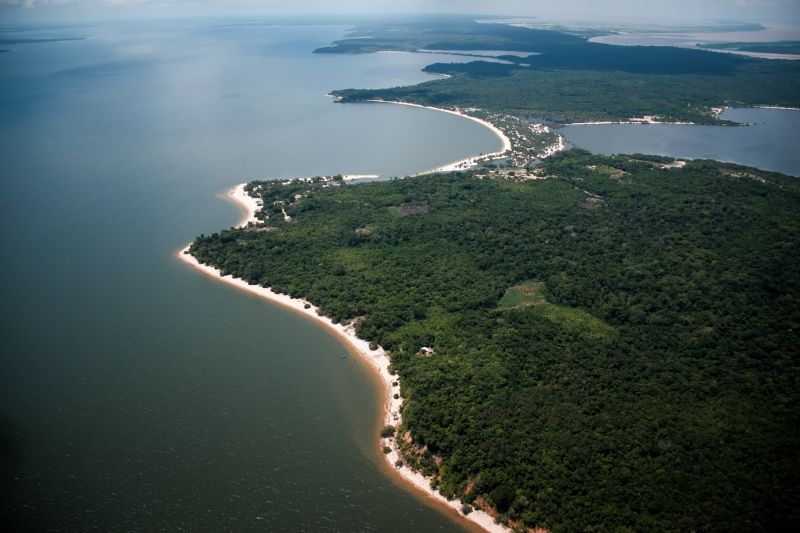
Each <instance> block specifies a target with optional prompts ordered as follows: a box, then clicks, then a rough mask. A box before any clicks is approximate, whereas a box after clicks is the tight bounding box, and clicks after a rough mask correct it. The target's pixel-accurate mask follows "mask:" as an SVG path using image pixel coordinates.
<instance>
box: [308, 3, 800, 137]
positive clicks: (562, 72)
mask: <svg viewBox="0 0 800 533" xmlns="http://www.w3.org/2000/svg"><path fill="white" fill-rule="evenodd" d="M776 46H777V45H776ZM379 50H402V51H409V52H413V51H419V50H421V51H430V50H445V51H446V50H453V51H458V52H459V53H463V52H467V53H468V52H469V51H471V50H472V51H482V52H486V51H492V50H497V51H498V53H497V57H498V58H500V59H502V60H504V61H505V63H496V62H488V61H486V60H480V59H479V58H476V60H475V61H472V62H469V63H454V64H450V63H436V64H432V65H429V66H427V67H426V68H425V70H426V71H429V72H433V73H438V74H448V75H449V76H450V78H448V79H442V80H435V81H430V82H426V83H422V84H419V85H414V86H410V87H395V88H389V89H375V90H362V89H343V90H337V91H334V92H333V94H334V95H336V96H338V97H340V98H341V101H342V102H358V101H364V100H368V99H373V98H379V99H384V100H396V101H406V102H413V103H418V104H424V105H433V106H439V107H451V106H460V107H477V108H481V109H484V110H489V111H494V112H498V113H506V114H522V115H532V116H536V117H543V118H546V119H548V120H550V121H553V122H557V123H558V122H574V121H586V120H627V119H629V118H631V117H641V116H644V115H652V116H658V117H659V118H660V119H662V120H665V121H685V122H695V123H702V124H713V123H720V121H719V120H718V119H717V118H716V115H715V114H714V113H713V112H712V108H713V107H718V106H758V105H782V106H790V107H800V62H797V61H771V60H767V59H758V58H751V57H744V56H738V55H732V54H724V53H718V52H711V51H708V50H702V49H683V48H676V47H668V46H613V45H606V44H599V43H593V42H589V41H588V40H586V36H584V35H574V34H570V33H564V32H561V31H552V30H539V29H531V28H521V27H514V26H509V25H507V24H485V23H477V22H474V21H472V20H469V19H457V18H456V19H444V20H438V19H437V20H431V21H413V22H407V21H406V22H404V21H402V20H401V21H397V22H394V23H391V24H372V25H369V26H365V27H362V28H357V30H356V31H355V32H354V33H353V34H352V35H351V36H350V37H349V38H345V39H343V40H341V41H337V42H336V43H334V45H333V46H329V47H325V48H321V49H318V50H317V52H318V53H369V52H374V51H379ZM504 51H515V52H522V53H525V52H530V55H524V54H520V55H507V54H506V55H504V54H503V52H504Z"/></svg>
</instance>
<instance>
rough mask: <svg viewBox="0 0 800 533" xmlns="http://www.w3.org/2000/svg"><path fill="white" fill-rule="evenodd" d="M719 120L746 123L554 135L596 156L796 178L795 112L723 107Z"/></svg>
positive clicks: (799, 172) (572, 129)
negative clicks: (697, 162) (726, 165)
mask: <svg viewBox="0 0 800 533" xmlns="http://www.w3.org/2000/svg"><path fill="white" fill-rule="evenodd" d="M722 118H724V119H726V120H731V121H734V122H740V123H743V124H747V125H746V126H693V125H684V124H593V125H583V124H580V125H573V126H566V127H564V128H561V129H560V130H558V131H559V133H561V134H563V135H564V136H565V137H566V138H567V140H568V141H570V143H571V144H572V145H574V146H577V147H579V148H584V149H586V150H589V151H591V152H595V153H602V154H619V153H623V154H632V153H642V154H657V155H666V156H671V157H680V158H688V159H717V160H720V161H728V162H731V163H738V164H741V165H748V166H754V167H758V168H763V169H766V170H773V171H776V172H783V173H784V174H789V175H792V176H800V150H798V149H797V134H798V132H800V111H798V110H794V109H761V108H743V109H727V110H725V112H724V113H723V114H722Z"/></svg>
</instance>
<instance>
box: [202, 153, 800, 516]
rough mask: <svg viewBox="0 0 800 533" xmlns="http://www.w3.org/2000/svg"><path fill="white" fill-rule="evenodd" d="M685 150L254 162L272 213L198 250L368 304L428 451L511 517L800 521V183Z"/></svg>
mask: <svg viewBox="0 0 800 533" xmlns="http://www.w3.org/2000/svg"><path fill="white" fill-rule="evenodd" d="M669 162H670V160H669V159H667V158H655V157H647V156H615V157H603V156H594V155H591V154H588V153H586V152H582V151H576V150H573V151H569V152H565V153H561V154H557V155H555V156H553V157H551V158H550V159H548V160H546V162H545V163H544V164H543V166H542V167H541V169H540V170H538V171H537V173H536V174H537V175H538V176H539V177H542V178H546V179H522V178H520V177H519V176H517V177H516V178H515V179H488V178H482V177H481V176H479V175H478V174H476V173H473V172H463V173H449V174H432V175H426V176H420V177H409V178H405V179H402V180H394V181H390V182H380V183H370V184H360V185H347V184H344V183H341V182H337V183H335V184H334V183H332V182H322V181H317V182H316V183H315V182H312V181H294V182H291V183H281V182H269V181H266V182H253V183H251V184H250V185H249V190H250V191H251V193H252V194H253V195H256V196H259V197H261V198H262V199H263V201H264V206H265V208H264V210H263V211H262V212H261V219H262V223H260V224H258V225H256V226H253V227H250V228H245V229H235V228H232V229H229V230H224V231H220V232H218V233H215V234H213V235H209V236H201V237H200V238H198V239H197V240H196V241H195V242H194V243H193V244H192V246H191V253H192V254H193V255H194V256H195V257H197V258H198V259H199V260H200V261H201V262H203V263H206V264H210V265H214V266H216V267H217V268H219V269H220V270H221V271H222V272H223V273H224V274H233V275H234V276H238V277H242V278H244V279H245V280H247V281H249V282H250V283H253V284H260V285H263V286H265V287H272V288H273V290H275V291H277V292H281V293H285V294H289V295H291V296H294V297H299V298H304V299H307V300H309V301H311V302H313V303H314V304H315V305H318V306H319V308H320V310H321V312H322V313H324V314H325V315H327V316H329V317H331V318H333V319H334V320H335V321H339V322H347V321H350V320H356V321H357V331H358V334H359V336H360V337H362V338H364V339H367V340H369V341H373V342H375V343H378V344H380V345H382V346H384V347H385V348H386V349H387V350H388V351H389V352H390V356H391V360H392V365H393V367H394V369H396V371H397V372H398V373H399V376H400V378H401V380H400V382H401V394H402V397H403V399H404V408H403V419H404V426H403V427H401V428H398V431H397V435H398V438H399V440H400V442H401V443H402V446H403V447H404V450H405V460H406V461H407V462H409V463H412V464H414V465H416V466H417V467H418V468H420V469H421V470H422V471H424V472H425V473H426V474H428V475H430V476H432V477H433V479H434V481H433V483H434V485H435V486H436V487H437V488H438V490H440V491H441V492H442V493H443V494H444V495H453V496H458V497H460V498H462V499H464V500H465V501H466V502H468V503H470V504H472V505H475V506H479V507H483V508H487V509H494V510H495V511H496V512H497V514H498V520H499V521H502V522H504V523H507V524H511V525H516V526H518V527H522V526H527V527H534V526H540V527H545V528H547V529H549V530H551V531H608V530H614V531H659V532H661V531H691V530H700V531H709V530H714V531H731V530H751V531H778V530H790V529H793V528H796V527H797V526H798V525H800V516H798V515H799V514H800V513H798V507H797V502H798V501H800V491H799V490H798V476H797V472H798V469H799V468H800V429H799V428H800V411H798V400H800V389H798V376H800V373H798V358H797V349H796V339H797V332H798V330H799V328H800V250H799V249H798V243H800V219H799V218H798V216H797V213H798V211H800V188H798V185H797V182H796V180H794V179H792V178H788V177H785V176H781V175H778V174H774V173H769V172H765V171H760V170H756V169H751V168H744V167H739V166H736V165H731V164H724V163H717V162H711V161H693V162H688V163H687V164H686V165H685V166H684V167H682V168H676V167H674V166H671V165H669V164H668V163H669ZM283 210H285V212H286V214H288V215H289V216H290V217H291V219H287V218H284V217H283ZM423 348H426V349H425V350H423Z"/></svg>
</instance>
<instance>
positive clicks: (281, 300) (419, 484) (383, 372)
mask: <svg viewBox="0 0 800 533" xmlns="http://www.w3.org/2000/svg"><path fill="white" fill-rule="evenodd" d="M244 186H245V184H244V183H240V184H239V185H237V186H236V187H234V188H233V189H231V190H230V191H228V193H227V194H226V197H227V198H228V199H230V200H232V201H234V202H236V203H237V204H238V205H239V206H241V207H242V209H243V210H246V215H245V216H244V218H242V220H240V221H239V224H238V226H239V227H245V226H247V225H248V224H249V223H250V222H254V221H258V219H256V218H255V211H256V210H257V209H259V208H260V206H259V203H258V202H257V201H256V199H255V198H253V197H251V196H249V195H248V194H247V193H246V192H245V190H244ZM189 246H190V245H187V246H185V247H183V248H182V249H181V250H179V251H178V253H177V257H178V259H180V260H181V261H182V262H184V263H186V264H187V265H189V266H191V267H192V268H194V269H196V270H198V271H200V272H202V273H203V274H205V275H207V276H209V277H210V278H212V279H215V280H217V281H221V282H223V283H226V284H228V285H231V286H233V287H236V288H237V289H240V290H243V291H246V292H249V293H251V294H255V295H257V296H259V297H261V298H264V299H266V300H269V301H270V302H273V303H276V304H278V305H281V306H283V307H286V308H288V309H291V310H292V311H294V312H297V313H300V314H303V315H305V316H306V317H308V318H310V319H312V320H315V321H316V322H317V323H318V324H320V325H322V326H324V327H326V328H328V330H330V331H332V332H333V333H335V334H336V335H338V336H339V338H340V339H341V340H342V341H343V342H344V343H345V345H346V346H347V347H348V348H349V349H350V351H351V352H353V353H355V354H357V355H358V356H360V357H361V358H362V359H363V360H364V361H366V362H368V363H369V366H370V367H371V368H373V369H374V370H375V372H376V373H377V375H378V376H379V377H380V381H381V383H382V384H383V388H384V392H385V396H384V417H383V421H384V424H391V425H393V426H398V425H399V424H400V423H401V422H402V418H401V415H400V409H401V407H402V405H403V400H402V398H397V399H396V398H394V393H395V391H398V392H399V390H400V388H399V385H398V386H393V385H392V383H399V378H398V377H397V376H393V375H391V374H390V373H389V370H388V367H389V364H390V360H389V355H388V354H387V353H386V351H385V350H383V348H381V347H377V348H376V349H375V350H370V347H369V342H367V341H365V340H364V339H360V338H358V337H357V336H356V334H355V328H354V327H353V325H352V324H348V325H342V324H335V323H334V322H333V321H331V319H330V318H328V317H326V316H323V315H321V314H319V311H318V309H317V307H316V306H314V305H313V304H311V303H310V302H307V301H305V300H301V299H297V298H291V297H289V296H287V295H285V294H278V293H276V292H273V291H272V290H271V289H269V288H265V287H261V286H260V285H250V284H249V283H247V282H246V281H244V280H242V279H240V278H234V277H233V276H230V275H228V276H222V275H221V272H220V271H219V270H218V269H216V268H214V267H212V266H209V265H203V264H201V263H200V262H199V261H197V259H195V257H194V256H192V255H191V254H189V253H188V252H189ZM376 433H377V432H376ZM380 444H381V447H383V446H389V447H390V448H391V449H392V451H391V452H389V453H387V454H384V453H382V451H381V452H379V453H381V455H383V456H384V459H385V460H386V462H387V463H388V465H389V468H390V470H392V471H393V472H395V473H396V474H397V475H398V476H399V477H400V478H401V479H402V480H403V481H404V482H405V483H406V484H409V485H411V486H413V487H415V488H416V489H417V490H419V491H420V492H421V493H424V494H425V496H427V497H429V498H432V499H433V500H435V501H436V502H437V503H438V504H443V505H446V506H447V507H450V508H451V509H453V512H454V513H456V514H458V515H459V516H460V517H462V518H463V519H464V520H469V521H470V522H472V523H474V524H475V525H478V526H480V527H481V528H483V529H485V530H486V531H491V532H498V533H499V532H507V531H510V530H509V529H508V528H506V527H505V526H502V525H499V524H495V523H494V519H493V518H492V517H491V516H490V515H488V514H487V513H485V512H483V511H479V510H474V511H473V512H472V513H470V514H469V515H466V516H464V515H462V514H461V511H460V510H461V505H462V502H461V501H460V500H452V501H448V500H447V499H446V498H445V497H444V496H442V495H441V494H440V493H439V492H435V491H433V490H431V488H430V480H429V479H428V478H426V477H425V476H423V475H422V474H420V473H418V472H416V471H414V470H411V469H410V468H409V467H407V466H402V467H396V466H395V463H396V462H397V461H398V460H399V459H400V453H399V451H398V448H397V446H396V444H395V442H394V439H380Z"/></svg>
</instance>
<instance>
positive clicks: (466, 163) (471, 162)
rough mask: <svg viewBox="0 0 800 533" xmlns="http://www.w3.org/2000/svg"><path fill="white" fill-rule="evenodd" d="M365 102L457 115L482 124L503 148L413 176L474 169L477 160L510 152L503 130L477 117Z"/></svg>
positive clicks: (408, 104)
mask: <svg viewBox="0 0 800 533" xmlns="http://www.w3.org/2000/svg"><path fill="white" fill-rule="evenodd" d="M366 102H370V103H373V104H394V105H404V106H408V107H419V108H421V109H432V110H434V111H441V112H442V113H450V114H451V115H458V116H459V117H464V118H467V119H469V120H472V121H473V122H477V123H478V124H482V125H484V126H486V127H487V128H489V129H490V130H492V133H494V134H495V135H497V137H498V138H499V139H500V141H501V142H502V143H503V146H502V147H501V148H500V150H498V151H497V152H492V153H490V154H479V155H474V156H472V157H467V158H465V159H459V160H458V161H453V162H452V163H448V164H446V165H443V166H440V167H436V168H432V169H430V170H424V171H422V172H418V173H417V174H415V176H420V175H422V174H430V173H432V172H451V171H453V170H466V169H468V168H471V167H474V166H475V165H477V164H478V160H479V159H487V158H488V159H495V158H498V157H502V156H503V155H505V153H506V152H508V151H510V150H511V139H509V138H508V137H507V136H506V134H505V133H503V130H501V129H500V128H498V127H497V126H495V125H494V124H492V123H491V122H488V121H486V120H483V119H480V118H478V117H473V116H471V115H467V114H466V113H462V112H460V111H455V110H452V109H443V108H441V107H431V106H427V105H420V104H410V103H408V102H393V101H391V100H379V99H372V100H366Z"/></svg>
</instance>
